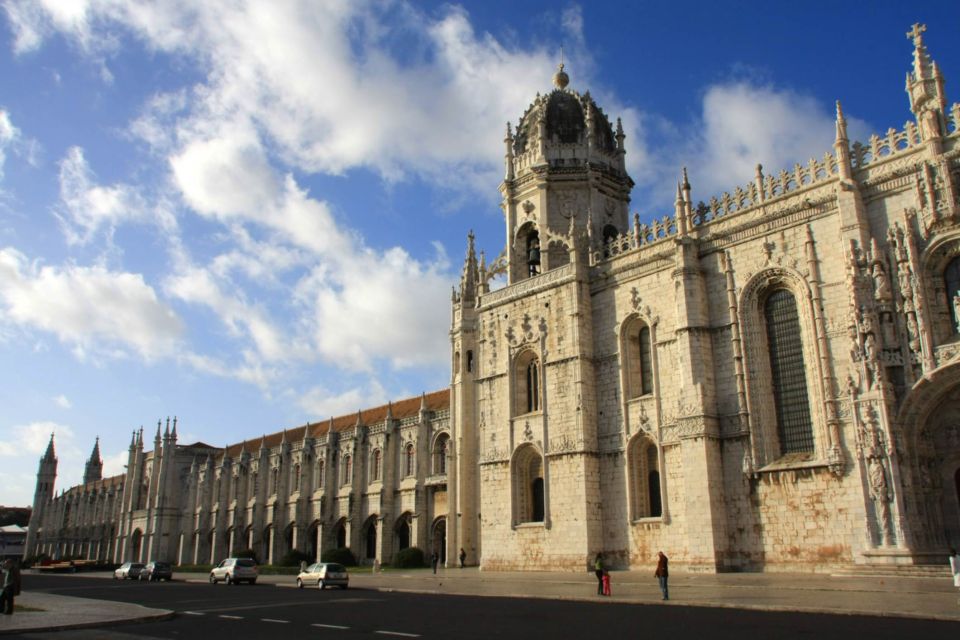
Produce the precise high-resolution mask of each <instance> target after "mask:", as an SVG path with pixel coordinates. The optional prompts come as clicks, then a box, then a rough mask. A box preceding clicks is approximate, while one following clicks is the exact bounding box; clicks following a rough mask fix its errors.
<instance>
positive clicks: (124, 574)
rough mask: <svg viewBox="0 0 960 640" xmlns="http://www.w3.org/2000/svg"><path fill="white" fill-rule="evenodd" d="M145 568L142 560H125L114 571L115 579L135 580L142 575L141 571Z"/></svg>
mask: <svg viewBox="0 0 960 640" xmlns="http://www.w3.org/2000/svg"><path fill="white" fill-rule="evenodd" d="M142 569H143V563H142V562H124V563H123V564H122V565H120V566H119V567H117V570H116V571H114V572H113V579H114V580H126V579H128V578H129V579H130V580H135V579H136V578H139V577H140V571H141V570H142Z"/></svg>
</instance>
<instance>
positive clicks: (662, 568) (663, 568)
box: [653, 551, 670, 600]
mask: <svg viewBox="0 0 960 640" xmlns="http://www.w3.org/2000/svg"><path fill="white" fill-rule="evenodd" d="M653 575H655V576H656V577H657V581H658V582H659V583H660V591H661V593H663V599H664V600H669V599H670V592H669V590H668V589H667V577H668V576H669V575H670V571H669V570H668V569H667V556H665V555H663V551H658V552H657V570H656V571H654V572H653Z"/></svg>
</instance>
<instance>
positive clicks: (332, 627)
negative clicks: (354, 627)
mask: <svg viewBox="0 0 960 640" xmlns="http://www.w3.org/2000/svg"><path fill="white" fill-rule="evenodd" d="M310 626H311V627H322V628H324V629H349V628H350V627H342V626H340V625H339V624H319V623H318V624H312V625H310Z"/></svg>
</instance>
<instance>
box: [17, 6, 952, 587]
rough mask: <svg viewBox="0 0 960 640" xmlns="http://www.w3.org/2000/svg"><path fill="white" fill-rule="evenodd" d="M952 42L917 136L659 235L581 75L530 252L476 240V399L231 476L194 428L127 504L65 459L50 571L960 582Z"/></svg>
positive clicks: (160, 456)
mask: <svg viewBox="0 0 960 640" xmlns="http://www.w3.org/2000/svg"><path fill="white" fill-rule="evenodd" d="M924 30H925V27H924V26H921V25H914V27H913V29H912V30H911V31H910V32H909V33H908V34H907V35H908V37H909V38H910V39H911V40H912V42H913V47H914V54H913V66H912V69H911V70H910V71H909V72H908V73H907V83H906V91H907V95H908V97H909V106H910V110H911V111H912V114H913V117H912V118H911V119H910V120H909V121H908V122H907V123H906V125H905V126H904V127H903V128H902V129H900V130H894V129H890V130H889V131H888V132H887V133H885V134H883V135H880V136H877V135H875V136H872V137H871V138H870V140H868V141H867V142H865V143H860V142H854V143H851V142H850V141H849V140H848V139H847V132H846V122H845V120H844V116H843V111H842V110H841V107H840V103H837V118H836V139H835V141H834V144H833V148H832V149H831V150H825V151H827V152H826V153H825V154H824V155H823V157H821V158H815V159H811V160H810V161H809V163H807V164H806V165H796V166H795V167H793V168H792V169H788V170H779V171H776V172H770V171H765V170H764V169H763V168H761V167H760V166H757V168H756V174H755V175H754V176H752V177H750V176H744V178H745V183H744V184H742V185H740V186H737V187H736V188H734V189H732V190H731V191H730V192H728V193H723V194H721V195H717V196H715V197H711V198H709V199H707V200H703V201H699V202H696V201H695V199H694V196H693V195H692V191H693V189H692V187H691V184H690V182H689V180H688V177H687V174H686V171H684V172H683V174H682V175H681V178H680V181H679V182H678V184H677V190H676V203H675V209H674V211H673V213H672V215H668V216H664V217H662V218H660V219H656V220H652V221H650V222H649V223H641V221H640V220H639V217H638V216H637V215H633V216H632V217H631V215H630V213H629V209H628V206H629V203H630V192H631V188H632V186H633V181H632V180H631V179H630V176H628V175H627V173H626V170H625V165H624V154H625V147H624V137H625V136H624V134H623V130H622V128H621V126H620V122H619V121H617V122H615V123H611V122H610V120H609V119H608V118H607V116H606V115H605V114H604V112H603V111H602V110H601V109H600V107H599V106H598V105H597V104H596V103H595V102H594V101H593V99H592V98H591V97H590V94H589V93H585V94H580V93H578V92H576V91H574V90H572V89H570V88H569V87H568V86H567V85H568V83H569V78H568V76H567V74H566V73H565V72H564V71H563V66H562V65H561V67H560V70H559V71H558V72H557V74H556V75H555V76H554V84H555V87H556V88H555V89H553V90H552V91H550V92H548V93H546V94H543V95H539V94H538V96H537V98H536V99H535V100H534V102H533V103H532V104H531V105H529V106H528V107H527V109H526V111H525V112H524V113H523V115H522V116H521V118H520V120H519V121H518V122H517V124H516V127H515V128H511V127H510V126H509V125H508V127H507V131H506V137H505V138H504V149H505V177H504V180H503V183H502V184H501V185H500V192H501V194H502V196H503V201H502V208H503V213H504V218H505V222H506V227H505V230H506V234H505V237H506V246H505V248H504V251H503V253H502V254H501V255H500V256H499V257H498V258H497V259H495V260H493V261H491V262H490V263H489V264H488V263H487V261H486V259H485V258H484V256H482V255H481V256H479V257H478V256H477V255H476V254H475V251H474V244H473V240H474V239H473V236H472V234H471V235H470V236H469V238H468V247H467V257H466V261H465V264H464V267H463V274H462V278H461V281H460V285H459V287H458V288H457V290H456V291H455V293H454V296H453V301H452V306H453V309H452V324H451V329H450V340H451V353H452V356H451V366H452V372H451V374H452V377H451V381H452V382H451V386H450V388H449V390H447V389H444V390H441V391H437V392H434V393H430V394H425V395H424V396H423V397H420V398H410V399H406V400H402V401H400V402H396V403H392V404H389V405H387V406H383V407H377V408H373V409H368V410H365V411H360V412H358V413H357V414H356V415H352V416H343V417H340V418H336V419H331V420H330V421H328V422H317V423H311V424H308V425H305V426H301V427H296V428H292V429H287V430H284V431H282V432H279V433H274V434H272V435H266V436H264V437H263V438H260V439H257V440H252V441H246V442H242V443H237V444H234V445H230V446H228V447H226V448H225V449H224V448H218V447H213V446H209V445H206V444H203V443H196V444H192V445H184V444H181V443H179V442H178V438H177V423H176V420H174V421H173V423H172V425H171V423H170V420H169V419H168V420H167V422H166V425H164V424H162V423H158V425H157V431H156V435H155V437H154V441H153V449H152V450H146V445H147V443H145V442H144V433H143V430H142V429H141V430H140V431H139V432H136V433H134V436H133V439H132V441H131V443H130V453H129V461H128V465H127V470H126V473H125V474H124V475H120V476H115V477H112V478H102V477H101V475H102V474H101V467H102V465H101V461H100V453H99V444H98V445H97V446H95V447H94V450H93V454H92V455H91V458H90V462H89V463H88V465H87V472H86V474H85V478H84V483H83V484H82V485H79V486H75V487H71V488H69V489H67V490H66V491H61V492H60V493H59V495H57V494H55V493H54V479H55V476H56V467H57V459H56V457H55V452H54V443H53V439H52V438H51V441H50V446H49V447H48V449H47V452H46V454H45V455H44V457H43V459H42V460H41V461H40V470H39V473H38V475H37V489H36V495H35V498H34V505H33V509H34V511H33V518H32V519H31V521H30V526H29V532H28V537H27V542H26V555H28V556H29V555H35V554H37V553H41V552H42V553H47V554H49V555H51V556H54V557H63V556H65V555H82V556H84V557H89V558H99V559H107V560H112V561H115V562H120V561H124V560H141V561H146V560H148V559H167V560H170V561H173V562H176V563H207V562H217V561H219V560H220V559H222V558H223V557H226V556H227V555H229V554H231V553H233V552H236V551H239V550H242V549H248V548H249V549H253V550H254V551H255V552H256V553H257V555H258V556H259V558H260V560H261V561H262V562H275V561H278V560H279V559H280V557H282V556H283V555H285V554H286V553H288V552H289V551H290V550H292V549H296V550H300V551H304V552H307V553H309V554H310V555H311V556H318V557H319V555H320V553H321V552H322V551H324V550H326V549H329V548H334V547H347V548H349V549H350V550H351V551H352V552H353V554H354V555H355V556H356V557H357V559H358V560H359V561H360V562H363V563H373V562H374V561H375V560H376V561H379V562H381V563H384V564H387V563H390V562H391V560H392V558H393V557H394V555H395V554H396V553H397V552H398V551H400V550H401V549H403V548H406V547H410V546H416V547H420V548H421V549H423V550H424V551H425V552H426V553H427V554H430V553H432V552H433V551H437V552H438V553H440V554H441V558H442V559H443V561H444V562H446V563H447V564H450V565H453V564H456V563H457V562H458V555H459V550H460V549H461V548H463V549H465V550H466V554H467V563H468V564H479V565H480V566H481V567H482V568H483V569H488V570H500V569H511V570H512V569H569V570H572V571H573V570H575V571H583V570H585V569H586V568H587V567H588V563H589V561H590V559H591V558H593V556H594V555H595V554H596V553H598V552H602V553H603V554H604V556H605V558H606V559H607V561H608V563H610V564H611V565H613V566H616V567H621V568H640V567H644V568H649V567H652V565H653V562H654V559H655V556H656V553H657V551H658V550H661V549H662V550H664V551H665V552H666V553H667V554H668V555H669V556H670V559H671V561H672V563H673V565H674V566H677V567H679V568H686V569H688V570H694V571H707V572H714V571H730V570H766V571H797V570H801V571H823V570H830V569H831V568H836V567H838V566H842V565H850V564H871V563H875V564H876V563H882V564H900V565H912V564H923V563H930V562H936V561H942V560H943V559H944V558H945V556H946V553H947V549H948V546H949V545H953V546H960V131H958V125H960V105H958V104H954V105H953V106H952V107H948V104H947V100H946V96H945V94H944V80H943V76H942V75H941V72H940V70H939V68H938V67H937V65H936V63H934V62H933V61H932V60H931V58H930V57H929V56H928V54H927V51H926V48H925V46H924V43H923V32H924ZM498 276H499V277H501V278H505V279H506V283H507V284H506V286H503V287H502V288H499V289H496V290H491V288H490V281H491V280H492V279H494V278H496V277H498Z"/></svg>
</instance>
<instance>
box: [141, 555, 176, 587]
mask: <svg viewBox="0 0 960 640" xmlns="http://www.w3.org/2000/svg"><path fill="white" fill-rule="evenodd" d="M172 577H173V567H171V566H170V563H169V562H160V561H158V560H154V561H152V562H148V563H147V564H146V566H145V567H144V568H143V569H141V570H140V576H139V577H138V579H139V580H146V581H148V582H154V581H157V582H159V581H160V580H166V581H167V582H169V581H170V578H172Z"/></svg>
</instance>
